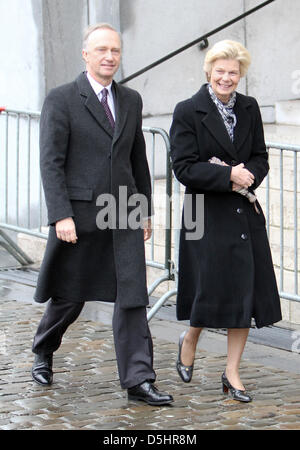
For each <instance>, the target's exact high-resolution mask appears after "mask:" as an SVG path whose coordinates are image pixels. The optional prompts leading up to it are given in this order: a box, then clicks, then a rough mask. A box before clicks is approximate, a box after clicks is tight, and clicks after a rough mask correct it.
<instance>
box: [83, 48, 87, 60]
mask: <svg viewBox="0 0 300 450" xmlns="http://www.w3.org/2000/svg"><path fill="white" fill-rule="evenodd" d="M82 58H83V59H84V61H85V62H86V63H87V62H88V61H87V51H86V50H84V49H83V50H82Z"/></svg>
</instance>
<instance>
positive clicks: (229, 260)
mask: <svg viewBox="0 0 300 450" xmlns="http://www.w3.org/2000/svg"><path fill="white" fill-rule="evenodd" d="M234 111H235V114H236V117H237V125H236V127H235V138H234V143H232V142H231V141H230V138H229V135H228V133H227V131H226V128H225V125H224V123H223V121H222V118H221V115H220V114H219V112H218V110H217V108H216V106H215V104H214V103H213V101H212V100H211V98H210V95H209V92H208V90H207V87H206V85H203V86H202V87H201V89H200V90H199V92H198V93H196V94H195V95H194V96H193V97H192V98H190V99H188V100H186V101H183V102H181V103H179V104H178V105H177V106H176V108H175V111H174V117H173V123H172V126H171V130H170V137H171V156H172V160H173V169H174V173H175V175H176V177H177V179H178V180H179V181H180V182H181V183H182V184H183V185H185V186H186V193H185V202H186V199H187V197H186V196H187V194H191V197H192V198H193V202H195V198H196V194H204V234H203V237H202V238H200V239H198V240H187V239H186V232H187V231H190V230H187V228H186V227H185V223H184V220H183V223H182V229H181V239H180V252H179V278H178V296H177V318H178V319H179V320H186V319H190V321H191V325H192V326H197V327H212V328H248V327H250V326H251V318H252V317H253V318H255V321H256V326H257V327H263V326H266V325H269V324H272V323H274V322H277V321H279V320H281V310H280V300H279V295H278V290H277V285H276V279H275V275H274V269H273V263H272V258H271V252H270V247H269V242H268V238H267V234H266V228H265V218H264V214H263V212H262V209H261V207H260V205H259V204H258V202H257V204H258V205H257V206H258V208H259V210H260V214H257V212H256V211H255V209H254V206H253V204H251V203H250V202H249V201H248V199H247V198H246V197H244V196H242V195H240V194H238V193H236V192H232V183H231V182H230V173H231V166H233V165H236V164H239V163H241V162H243V163H244V164H245V167H246V168H247V169H248V170H249V171H250V172H252V173H253V174H254V176H255V183H254V185H253V188H254V189H255V188H256V187H258V186H259V185H260V183H261V182H262V180H263V179H264V177H265V176H266V174H267V172H268V169H269V165H268V155H267V152H266V146H265V141H264V133H263V126H262V120H261V115H260V111H259V107H258V104H257V102H256V100H255V99H254V98H252V97H248V96H245V95H242V94H239V93H237V100H236V105H235V107H234ZM213 156H216V157H218V158H220V159H221V160H223V161H225V162H226V163H227V164H228V165H229V166H228V167H226V166H218V165H215V164H211V163H209V162H208V160H209V159H210V158H211V157H213Z"/></svg>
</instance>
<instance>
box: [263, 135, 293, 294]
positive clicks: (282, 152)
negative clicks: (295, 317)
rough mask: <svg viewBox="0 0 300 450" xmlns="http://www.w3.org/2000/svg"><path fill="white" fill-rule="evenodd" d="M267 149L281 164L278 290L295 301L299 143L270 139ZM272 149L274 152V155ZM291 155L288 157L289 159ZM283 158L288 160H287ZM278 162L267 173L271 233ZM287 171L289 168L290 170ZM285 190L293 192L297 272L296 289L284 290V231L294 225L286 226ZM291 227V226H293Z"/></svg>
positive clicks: (267, 222)
mask: <svg viewBox="0 0 300 450" xmlns="http://www.w3.org/2000/svg"><path fill="white" fill-rule="evenodd" d="M266 145H267V149H268V152H269V155H270V157H273V156H275V157H276V156H277V155H278V157H279V164H278V165H276V170H278V171H279V186H278V187H277V189H279V197H280V201H279V210H280V219H279V220H280V223H279V230H280V231H279V232H280V264H279V294H280V297H281V298H284V299H286V300H292V301H295V302H300V295H299V289H298V192H297V191H298V180H297V178H298V176H299V175H298V170H297V167H298V161H297V159H298V158H297V157H298V154H300V146H296V145H288V144H280V143H274V142H267V143H266ZM271 153H272V155H271ZM288 158H289V160H288ZM284 162H285V163H286V164H284ZM274 169H275V165H274V164H272V162H271V169H270V172H269V174H268V176H267V177H266V226H267V231H268V234H269V235H270V214H271V206H272V205H271V203H272V204H273V205H274V203H273V202H271V201H270V196H271V187H270V177H271V176H272V172H274ZM284 169H285V170H286V174H285V175H290V176H289V177H288V178H287V180H286V184H289V186H286V185H285V183H284V181H285V179H284ZM287 171H288V172H287ZM273 189H274V188H273ZM285 192H292V197H293V208H292V210H293V212H292V215H293V219H292V221H293V225H292V230H293V244H292V246H293V254H294V255H293V275H294V292H293V293H291V292H285V290H284V268H285V266H284V248H285V239H284V232H285V231H286V230H287V229H288V226H290V227H291V224H288V225H287V226H285V220H287V219H288V213H285V206H286V202H285V199H284V193H285ZM290 229H291V228H290Z"/></svg>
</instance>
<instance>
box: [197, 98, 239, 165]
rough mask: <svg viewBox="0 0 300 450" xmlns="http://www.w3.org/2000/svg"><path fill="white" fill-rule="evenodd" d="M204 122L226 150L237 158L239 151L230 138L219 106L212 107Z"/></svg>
mask: <svg viewBox="0 0 300 450" xmlns="http://www.w3.org/2000/svg"><path fill="white" fill-rule="evenodd" d="M213 106H215V105H213ZM202 122H203V124H204V125H205V126H206V128H207V129H208V130H209V131H210V133H211V134H212V135H213V136H214V138H215V139H216V140H217V141H218V142H219V144H220V145H221V146H222V147H223V148H224V150H225V151H226V152H227V153H228V154H229V155H230V156H231V157H232V158H234V159H237V152H236V149H235V147H234V145H233V143H232V142H231V140H230V137H229V135H228V132H227V130H226V127H225V125H224V123H223V120H222V117H221V116H220V113H219V112H218V110H217V108H216V107H215V108H213V109H211V111H210V112H209V113H208V114H207V115H206V116H205V117H204V119H203V120H202Z"/></svg>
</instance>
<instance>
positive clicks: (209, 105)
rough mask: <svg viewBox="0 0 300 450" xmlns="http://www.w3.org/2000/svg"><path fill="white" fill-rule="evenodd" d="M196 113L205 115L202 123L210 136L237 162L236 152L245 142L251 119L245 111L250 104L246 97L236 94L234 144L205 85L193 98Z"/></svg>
mask: <svg viewBox="0 0 300 450" xmlns="http://www.w3.org/2000/svg"><path fill="white" fill-rule="evenodd" d="M193 102H194V105H195V108H196V111H201V112H204V113H206V115H205V116H204V118H203V119H202V123H203V124H204V126H205V127H206V128H207V129H208V130H209V132H210V133H211V135H212V136H213V137H214V138H215V139H216V141H218V143H219V144H220V145H221V146H222V147H223V149H224V150H225V151H226V152H227V153H228V154H229V155H230V156H231V157H232V158H233V159H235V160H238V151H239V150H240V148H241V147H242V145H243V143H244V142H245V140H246V138H247V136H248V134H249V130H250V125H251V117H250V114H249V112H248V110H247V108H248V106H249V105H251V103H250V102H249V101H248V99H247V97H245V96H242V95H240V94H239V93H237V101H236V104H235V107H234V112H235V114H236V118H237V124H236V127H235V129H234V142H233V143H232V142H231V140H230V137H229V135H228V132H227V130H226V127H225V125H224V123H223V120H222V118H221V116H220V114H219V112H218V110H217V107H216V105H215V104H214V103H213V101H212V100H211V98H210V95H209V92H208V90H207V87H206V84H205V85H203V86H202V87H201V89H200V91H199V92H197V94H196V95H194V97H193Z"/></svg>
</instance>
